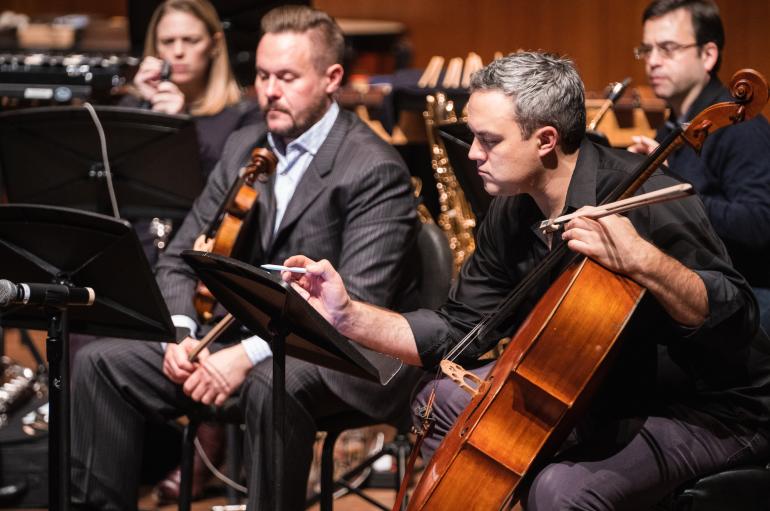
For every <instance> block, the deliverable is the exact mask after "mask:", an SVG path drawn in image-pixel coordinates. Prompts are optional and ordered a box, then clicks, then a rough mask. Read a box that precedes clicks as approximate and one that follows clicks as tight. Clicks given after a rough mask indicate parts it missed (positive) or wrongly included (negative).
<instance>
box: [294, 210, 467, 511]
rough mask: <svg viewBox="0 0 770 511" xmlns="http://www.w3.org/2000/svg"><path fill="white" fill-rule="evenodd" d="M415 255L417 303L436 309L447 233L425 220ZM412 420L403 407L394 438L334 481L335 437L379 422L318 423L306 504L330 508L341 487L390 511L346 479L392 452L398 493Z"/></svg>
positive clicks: (351, 416) (350, 416)
mask: <svg viewBox="0 0 770 511" xmlns="http://www.w3.org/2000/svg"><path fill="white" fill-rule="evenodd" d="M417 255H418V259H419V263H420V265H419V273H418V282H419V286H418V292H419V304H420V306H421V307H424V308H428V309H435V308H438V307H439V306H440V305H441V304H443V303H444V300H446V297H447V294H448V293H449V287H450V286H451V281H452V269H453V268H452V266H453V264H454V263H453V257H452V251H451V250H450V249H449V242H448V241H447V238H446V235H445V234H444V232H443V231H442V230H441V228H440V227H438V226H437V225H436V224H434V223H424V224H422V225H421V229H420V232H419V233H418V235H417ZM411 422H412V419H411V411H410V410H405V413H404V415H403V417H400V418H399V420H398V422H397V423H395V424H392V425H393V426H395V427H396V430H397V433H396V437H395V438H394V439H393V441H391V442H389V443H387V444H385V445H384V446H383V447H382V449H380V450H379V451H378V452H376V453H373V454H371V455H370V456H369V457H368V458H366V459H365V460H363V461H362V462H361V463H360V464H358V465H357V466H355V467H353V468H351V469H350V470H348V471H347V472H345V473H344V474H342V475H341V476H340V477H339V478H338V479H337V480H334V475H333V472H334V444H335V442H336V440H337V437H338V436H339V435H340V434H341V433H342V432H343V431H345V430H347V429H354V428H358V427H364V426H371V425H375V424H378V421H376V420H373V419H371V418H369V417H366V416H364V415H363V414H360V413H357V412H348V413H344V414H340V415H338V416H334V417H331V418H327V419H324V420H323V421H322V422H320V423H319V425H318V429H319V430H320V431H326V438H325V439H324V444H323V449H322V454H321V492H320V493H319V494H317V495H315V496H314V497H311V499H309V500H308V503H307V505H308V506H310V505H312V504H314V503H315V502H318V501H320V504H321V511H332V508H333V500H334V491H335V489H336V487H337V486H342V487H344V488H346V489H347V490H348V491H350V492H352V493H354V494H356V495H358V496H359V497H361V498H362V499H364V500H366V501H367V502H369V503H370V504H372V505H373V506H376V507H378V508H380V509H383V510H384V511H389V510H390V506H385V505H383V504H381V503H380V502H377V501H376V500H374V499H372V498H371V497H369V496H368V495H366V494H364V493H363V492H362V491H361V490H359V489H358V488H355V487H353V486H352V485H350V484H349V483H348V481H349V480H350V479H351V478H353V477H355V476H356V475H358V474H359V473H361V472H363V471H364V470H366V469H367V468H369V467H371V466H372V465H373V464H374V463H375V462H376V461H377V460H378V459H380V458H381V457H383V456H386V455H391V456H394V457H395V458H396V464H397V465H396V466H397V470H396V480H395V481H396V482H395V485H394V488H393V489H394V490H395V491H396V492H398V485H399V484H400V482H401V480H402V479H403V477H404V474H405V472H406V462H407V458H408V457H409V451H410V450H411V447H410V445H409V440H408V439H407V436H406V435H407V433H408V431H409V429H410V428H411ZM402 509H406V501H404V502H403V503H402Z"/></svg>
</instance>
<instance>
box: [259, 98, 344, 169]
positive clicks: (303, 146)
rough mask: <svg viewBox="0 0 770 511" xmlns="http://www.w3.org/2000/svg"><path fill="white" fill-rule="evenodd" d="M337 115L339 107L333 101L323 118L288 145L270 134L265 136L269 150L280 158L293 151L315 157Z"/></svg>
mask: <svg viewBox="0 0 770 511" xmlns="http://www.w3.org/2000/svg"><path fill="white" fill-rule="evenodd" d="M339 113H340V107H339V105H338V104H337V102H336V101H333V102H332V104H331V106H330V107H329V108H328V109H327V110H326V113H325V114H324V115H323V117H321V118H320V119H319V120H318V121H317V122H316V123H315V124H313V125H312V126H311V127H310V128H308V129H307V130H306V131H305V132H304V133H302V135H300V136H299V137H297V138H295V139H294V140H292V141H291V142H289V144H288V145H284V143H283V139H282V138H280V137H276V136H274V135H273V134H272V133H268V134H267V141H268V143H269V144H270V147H271V149H273V151H275V152H276V153H277V154H278V155H280V156H281V157H284V156H286V155H287V154H288V153H289V152H290V151H292V150H293V149H298V150H300V151H301V152H308V153H310V154H311V155H313V156H315V155H316V153H317V152H318V149H319V148H320V147H321V144H323V143H324V140H326V137H327V136H328V135H329V132H330V131H331V129H332V126H334V121H336V120H337V116H338V115H339Z"/></svg>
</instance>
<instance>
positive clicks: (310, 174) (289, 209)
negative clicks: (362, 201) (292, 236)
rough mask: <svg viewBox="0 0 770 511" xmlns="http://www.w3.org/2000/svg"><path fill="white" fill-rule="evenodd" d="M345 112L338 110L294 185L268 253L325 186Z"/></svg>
mask: <svg viewBox="0 0 770 511" xmlns="http://www.w3.org/2000/svg"><path fill="white" fill-rule="evenodd" d="M348 115H350V114H349V113H348V112H345V111H343V110H340V113H339V115H338V116H337V119H336V121H335V122H334V125H333V126H332V129H331V131H329V135H327V137H326V140H325V141H324V143H323V144H321V147H320V148H319V149H318V152H317V153H316V155H315V157H314V158H313V161H311V162H310V165H309V166H308V168H307V170H306V171H305V174H304V175H303V176H302V179H301V180H300V182H299V183H298V184H297V188H296V189H295V190H294V194H293V195H292V197H291V199H290V200H289V204H288V205H287V206H286V212H285V213H284V214H283V218H282V219H281V225H279V226H278V230H277V231H276V233H275V236H274V237H273V239H272V241H271V243H270V249H269V250H268V253H270V252H272V251H273V249H274V248H275V246H276V245H277V244H278V243H280V240H281V239H282V237H284V236H286V235H287V232H288V231H289V230H290V229H291V227H292V226H293V225H294V224H295V223H296V222H297V220H298V219H299V217H300V216H302V213H303V212H304V211H305V210H306V209H307V208H308V207H310V205H311V204H312V203H313V201H314V200H315V198H316V197H318V195H319V194H320V193H321V192H322V191H323V189H324V188H325V187H326V181H325V178H326V176H327V174H329V172H331V171H332V167H333V165H334V159H335V157H336V156H337V151H338V150H339V148H340V145H341V144H342V141H343V140H344V138H345V134H346V133H347V131H348V129H349V127H350V118H349V117H348ZM272 218H275V201H273V215H272ZM271 232H272V229H271Z"/></svg>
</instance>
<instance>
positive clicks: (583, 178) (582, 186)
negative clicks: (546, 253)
mask: <svg viewBox="0 0 770 511" xmlns="http://www.w3.org/2000/svg"><path fill="white" fill-rule="evenodd" d="M579 151H580V152H579V153H578V159H577V162H575V169H574V170H573V171H572V177H571V178H570V181H569V186H568V187H567V197H566V199H565V201H564V209H563V210H562V212H561V213H560V214H559V215H558V216H561V215H566V214H568V213H572V212H573V211H576V210H578V209H580V208H582V207H583V206H586V205H590V206H595V205H596V169H597V168H599V152H598V151H597V149H596V147H595V146H594V144H592V143H591V142H590V141H589V140H588V138H586V137H584V138H583V141H582V142H581V143H580V149H579ZM533 204H534V201H533ZM535 209H536V210H537V214H536V215H535V216H536V217H537V218H535V219H534V220H535V221H534V223H533V224H532V225H531V229H532V231H533V232H534V233H535V235H536V236H537V237H538V238H539V239H540V240H541V241H543V243H546V238H545V236H544V235H543V233H542V231H541V230H540V222H541V221H542V220H545V217H544V216H543V214H542V212H541V211H540V210H539V209H537V207H535Z"/></svg>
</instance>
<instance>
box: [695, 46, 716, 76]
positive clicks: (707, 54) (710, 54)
mask: <svg viewBox="0 0 770 511" xmlns="http://www.w3.org/2000/svg"><path fill="white" fill-rule="evenodd" d="M718 58H719V48H717V45H716V43H714V42H713V41H710V42H708V43H706V44H704V45H703V46H702V47H701V49H700V59H701V62H702V63H703V69H704V70H705V71H706V73H711V70H712V69H714V66H716V65H717V59H718Z"/></svg>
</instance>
